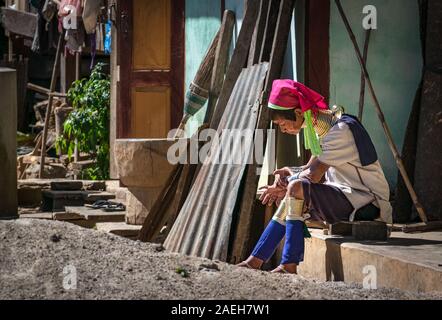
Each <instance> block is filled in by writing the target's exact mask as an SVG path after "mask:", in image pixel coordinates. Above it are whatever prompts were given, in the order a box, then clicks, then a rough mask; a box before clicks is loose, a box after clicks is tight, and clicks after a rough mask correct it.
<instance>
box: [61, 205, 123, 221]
mask: <svg viewBox="0 0 442 320" xmlns="http://www.w3.org/2000/svg"><path fill="white" fill-rule="evenodd" d="M65 211H66V213H69V214H76V215H79V216H81V217H83V218H84V220H88V221H94V222H123V221H124V218H125V215H126V212H125V211H121V212H106V211H104V210H101V209H98V210H96V209H91V208H88V207H66V208H65Z"/></svg>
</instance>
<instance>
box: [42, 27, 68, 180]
mask: <svg viewBox="0 0 442 320" xmlns="http://www.w3.org/2000/svg"><path fill="white" fill-rule="evenodd" d="M62 43H63V36H62V34H60V35H59V37H58V44H57V52H56V54H55V61H54V67H53V69H52V77H51V86H50V87H49V93H50V94H49V100H48V107H47V109H46V117H45V126H44V128H43V137H42V140H41V158H40V172H39V177H40V179H42V178H43V170H44V166H45V161H46V159H45V158H46V140H47V137H48V129H49V119H50V118H51V113H52V102H53V101H54V96H53V93H54V92H55V86H56V84H57V71H58V65H59V63H60V55H61V44H62Z"/></svg>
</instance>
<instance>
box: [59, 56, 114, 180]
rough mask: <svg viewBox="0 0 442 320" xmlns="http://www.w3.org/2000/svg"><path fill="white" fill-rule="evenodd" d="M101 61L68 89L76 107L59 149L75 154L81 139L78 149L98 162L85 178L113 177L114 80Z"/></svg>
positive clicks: (88, 170)
mask: <svg viewBox="0 0 442 320" xmlns="http://www.w3.org/2000/svg"><path fill="white" fill-rule="evenodd" d="M103 68H104V65H103V64H102V63H98V64H97V65H96V66H95V68H94V69H93V70H92V74H91V76H90V77H89V78H85V79H81V80H78V81H75V82H74V83H73V84H72V86H71V88H70V89H69V91H68V99H69V101H70V102H71V104H72V107H73V108H74V110H73V111H72V112H71V113H70V114H69V116H68V117H67V119H66V121H65V123H64V135H63V136H61V137H60V138H59V139H58V140H57V149H58V150H61V151H62V152H65V153H67V154H68V156H69V158H71V157H72V154H73V153H74V148H75V140H77V144H78V151H79V152H85V153H88V154H90V155H91V156H92V157H93V158H94V159H95V161H94V165H93V166H92V167H90V168H87V169H85V170H84V171H85V172H83V173H82V175H83V179H91V180H98V179H108V178H109V117H110V80H109V76H108V75H107V74H105V73H104V72H103Z"/></svg>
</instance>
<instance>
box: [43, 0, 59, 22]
mask: <svg viewBox="0 0 442 320" xmlns="http://www.w3.org/2000/svg"><path fill="white" fill-rule="evenodd" d="M57 11H58V8H57V4H56V3H55V2H54V1H52V0H46V1H45V3H44V5H43V9H42V11H41V12H42V15H43V18H45V20H46V21H48V22H49V21H51V20H52V19H53V18H54V16H55V15H56V14H57Z"/></svg>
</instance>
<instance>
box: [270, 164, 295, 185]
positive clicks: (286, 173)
mask: <svg viewBox="0 0 442 320" xmlns="http://www.w3.org/2000/svg"><path fill="white" fill-rule="evenodd" d="M293 174H294V173H293V172H292V170H290V168H287V167H285V168H282V169H278V170H276V171H275V172H273V175H274V176H275V182H274V184H273V187H283V188H287V186H288V181H287V178H288V177H290V176H292V175H293Z"/></svg>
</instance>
